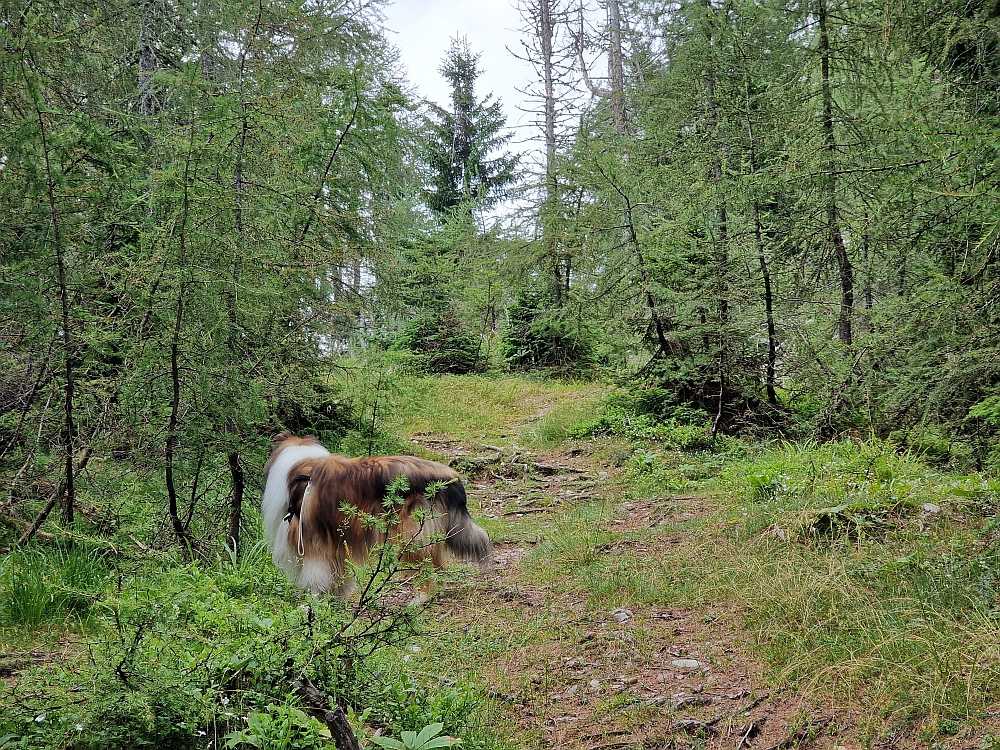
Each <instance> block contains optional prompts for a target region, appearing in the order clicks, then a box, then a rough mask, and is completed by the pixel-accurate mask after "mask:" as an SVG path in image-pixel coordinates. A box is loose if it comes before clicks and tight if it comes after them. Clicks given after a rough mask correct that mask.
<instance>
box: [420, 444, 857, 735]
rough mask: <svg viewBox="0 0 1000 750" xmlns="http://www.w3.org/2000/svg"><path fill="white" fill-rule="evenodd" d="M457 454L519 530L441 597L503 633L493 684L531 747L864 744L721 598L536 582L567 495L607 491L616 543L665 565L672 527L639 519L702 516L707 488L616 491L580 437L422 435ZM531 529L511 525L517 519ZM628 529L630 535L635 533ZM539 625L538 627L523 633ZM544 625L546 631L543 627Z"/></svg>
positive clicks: (479, 493)
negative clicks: (522, 444) (634, 597)
mask: <svg viewBox="0 0 1000 750" xmlns="http://www.w3.org/2000/svg"><path fill="white" fill-rule="evenodd" d="M420 442H421V444H423V445H424V446H425V447H427V448H429V449H431V450H433V451H435V452H438V453H441V454H444V455H446V456H450V457H451V463H452V464H453V465H455V466H456V467H458V468H459V469H460V470H462V471H463V472H464V473H465V475H466V477H467V485H468V487H469V491H470V495H471V496H473V497H474V498H476V499H478V500H479V503H480V511H479V512H480V513H481V514H482V515H485V516H487V517H492V518H501V517H502V518H504V519H505V520H506V521H507V522H508V523H509V524H510V527H511V528H512V529H514V531H513V532H512V533H510V534H508V537H509V538H514V539H517V541H503V542H500V543H498V544H496V547H495V555H494V561H493V567H492V571H491V573H490V574H489V575H488V576H487V578H486V580H485V581H481V582H480V583H479V584H478V585H476V586H473V587H471V588H470V587H460V588H459V589H455V590H451V591H449V590H447V589H446V590H444V591H442V592H441V594H440V596H439V598H438V601H437V602H436V604H435V605H434V606H439V607H441V608H442V609H444V610H447V611H448V612H449V615H448V619H449V620H450V622H451V624H449V625H447V626H446V627H455V628H462V629H466V630H467V629H470V628H477V627H478V628H480V630H483V629H486V630H488V631H492V632H494V633H495V634H497V637H505V638H508V639H509V647H507V648H500V649H497V650H495V651H490V652H487V653H486V656H484V657H483V658H484V660H485V662H486V663H485V664H484V665H481V667H482V670H483V672H484V673H485V674H486V675H488V678H489V679H490V681H491V682H492V685H493V695H494V697H495V698H496V699H497V700H498V701H500V702H501V703H502V704H503V705H505V706H506V707H507V709H506V710H507V711H508V712H509V714H510V715H511V716H512V718H513V720H514V721H515V722H516V726H517V728H518V733H519V735H520V737H519V741H521V742H522V743H523V746H525V747H544V748H585V749H586V750H610V749H611V748H650V749H652V748H655V749H657V750H658V749H660V748H663V749H666V748H720V749H721V748H727V749H732V748H737V749H739V748H756V749H761V750H779V748H796V747H798V748H806V747H809V748H817V749H824V748H831V749H832V748H843V749H845V750H846V749H847V748H858V747H860V745H859V744H858V742H857V740H856V739H855V737H856V729H855V721H854V720H853V719H852V718H851V717H850V716H848V715H845V714H844V713H842V712H840V713H838V712H835V711H834V710H833V709H830V708H829V707H823V706H818V705H815V704H813V703H811V702H810V701H808V700H807V699H805V698H803V697H802V696H798V695H796V694H795V693H794V691H792V690H787V689H782V688H780V687H779V688H775V687H773V686H770V685H768V684H766V683H765V681H764V680H763V677H762V675H763V674H764V670H763V667H762V665H761V664H759V663H757V662H756V661H755V660H754V659H752V658H750V656H749V655H748V654H747V652H746V649H745V647H743V646H742V645H741V644H744V643H745V638H744V637H743V635H742V632H741V621H742V618H741V615H740V612H739V611H738V610H737V609H736V608H734V607H732V606H730V605H726V604H720V603H706V604H704V605H702V606H699V607H697V608H678V609H670V608H663V607H650V606H641V607H639V606H633V607H630V608H629V609H617V610H614V611H595V610H594V609H593V608H591V607H588V603H587V596H586V594H585V593H584V592H581V591H579V590H576V589H574V588H573V586H572V585H557V584H546V583H540V582H538V576H537V575H533V571H532V566H535V565H539V564H541V563H539V561H538V560H537V559H535V558H533V557H530V556H529V553H530V551H531V548H532V547H533V546H534V545H535V544H536V543H537V542H538V541H541V534H543V533H548V532H547V531H545V530H546V529H549V530H550V529H551V528H552V525H551V524H545V523H543V522H544V521H545V520H546V519H555V518H558V516H559V514H561V513H565V512H566V511H567V510H570V509H571V508H572V507H573V506H576V505H579V504H582V503H585V502H591V501H595V500H608V508H609V512H610V509H616V512H615V513H613V514H611V517H607V518H605V520H604V522H603V523H604V527H605V529H604V530H605V531H607V532H609V533H610V534H611V535H612V536H613V537H614V538H615V540H616V541H612V542H609V543H607V544H604V545H603V546H601V547H598V549H597V552H598V554H602V553H603V554H613V553H614V552H615V551H616V550H617V549H618V548H619V547H620V546H621V545H627V546H628V547H629V552H630V554H636V555H640V556H642V557H643V558H648V560H649V563H650V565H651V566H655V565H659V566H664V565H669V549H670V546H671V545H672V544H676V543H678V541H679V540H678V539H677V538H676V536H677V535H676V533H675V532H674V533H671V532H670V531H668V530H667V529H666V528H664V531H663V534H662V535H659V534H657V533H655V531H654V533H652V534H648V533H647V534H644V535H643V536H641V537H640V538H639V540H636V539H634V538H631V537H634V536H635V534H634V532H637V531H647V530H651V529H656V528H658V527H661V526H663V527H665V526H667V525H670V526H672V527H673V528H674V529H676V524H677V523H679V522H684V521H697V520H699V519H703V518H704V517H706V516H707V515H708V514H709V513H710V512H711V510H712V505H711V500H710V498H705V497H699V496H677V497H658V498H648V499H644V500H641V501H635V502H622V501H621V487H620V481H619V478H618V476H617V475H618V473H619V470H618V469H616V468H615V467H614V466H611V465H606V464H602V463H601V461H600V459H599V458H597V457H596V456H595V455H593V454H592V453H591V452H590V451H589V450H587V448H586V444H581V445H576V446H574V445H569V446H567V447H564V448H563V449H560V450H552V451H546V452H544V453H539V454H531V453H527V452H518V451H515V452H510V451H504V450H501V449H499V448H495V447H494V446H481V445H480V446H463V445H461V444H459V443H456V442H453V441H444V440H431V439H428V438H426V437H422V438H420ZM522 526H523V528H524V533H521V534H519V533H517V532H518V529H519V528H520V527H522ZM630 535H631V536H630ZM522 631H531V632H532V633H533V634H534V635H532V636H531V637H520V636H518V635H517V633H519V632H522ZM539 634H544V635H541V636H540V635H539Z"/></svg>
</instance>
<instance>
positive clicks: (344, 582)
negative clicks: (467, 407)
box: [261, 433, 491, 601]
mask: <svg viewBox="0 0 1000 750" xmlns="http://www.w3.org/2000/svg"><path fill="white" fill-rule="evenodd" d="M400 477H402V478H403V479H399V478H400ZM264 478H265V485H264V501H263V504H262V507H261V510H262V513H263V516H264V530H265V532H266V535H267V540H268V542H269V544H270V545H271V554H272V557H273V558H274V562H275V564H276V565H277V566H278V567H279V568H281V569H282V570H284V571H285V574H286V575H287V576H288V577H289V578H290V579H291V580H292V581H294V582H295V583H296V584H298V585H299V586H301V587H302V588H304V589H308V590H309V591H312V592H313V593H314V594H317V595H319V594H324V593H327V592H332V593H334V594H336V595H337V596H347V595H348V594H350V592H351V591H352V590H353V588H354V579H353V577H352V575H351V572H350V570H349V567H348V565H347V561H348V560H350V561H353V562H354V563H355V564H361V563H363V562H364V561H365V560H366V558H367V557H368V555H369V552H370V551H371V549H372V547H374V546H375V545H378V544H381V543H383V542H386V541H388V542H391V543H393V544H398V545H400V549H401V555H400V560H401V562H403V563H414V562H418V563H419V562H424V561H426V560H427V558H430V559H431V561H432V562H433V564H434V566H435V567H436V568H441V567H443V566H444V564H445V562H446V560H447V557H448V556H449V553H450V554H451V555H453V556H455V557H456V558H458V559H460V560H464V561H470V562H475V563H478V564H479V565H480V566H484V565H485V564H486V562H487V560H488V559H489V556H490V551H491V548H490V540H489V537H488V536H487V535H486V532H485V531H483V529H481V528H480V527H479V526H477V525H476V523H475V522H474V521H473V520H472V517H471V516H470V515H469V510H468V508H467V506H466V499H465V487H464V486H463V485H462V481H461V479H459V476H458V474H457V473H455V472H454V471H453V470H451V469H450V468H448V467H447V466H444V465H443V464H439V463H436V462H434V461H427V460H425V459H422V458H414V457H412V456H375V457H372V458H346V457H345V456H338V455H335V454H331V453H330V452H329V451H328V450H327V449H326V448H324V447H323V446H322V445H320V444H319V442H318V441H317V440H316V439H315V438H312V437H297V436H295V435H289V434H287V433H282V434H281V435H278V436H277V438H275V444H274V450H273V451H272V453H271V457H270V458H269V459H268V461H267V464H266V465H265V466H264ZM393 490H397V491H393ZM427 593H428V592H427V590H426V589H424V590H422V592H421V595H420V596H419V597H418V599H419V600H421V601H426V599H427V596H426V594H427Z"/></svg>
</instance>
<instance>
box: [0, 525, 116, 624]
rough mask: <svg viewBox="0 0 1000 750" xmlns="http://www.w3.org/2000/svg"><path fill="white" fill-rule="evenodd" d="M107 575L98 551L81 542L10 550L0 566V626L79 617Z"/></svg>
mask: <svg viewBox="0 0 1000 750" xmlns="http://www.w3.org/2000/svg"><path fill="white" fill-rule="evenodd" d="M108 576H109V571H108V567H107V565H106V564H105V563H104V561H103V559H102V557H101V554H100V551H99V550H98V549H95V548H93V547H90V546H88V545H87V544H85V543H82V542H79V543H76V544H74V545H73V546H72V547H68V548H67V547H63V546H58V547H52V548H39V547H27V548H20V549H15V550H14V551H12V552H11V553H10V554H9V555H8V556H7V558H6V559H5V560H4V561H3V564H2V566H0V627H11V626H19V627H28V628H35V627H38V626H40V625H42V624H44V623H46V622H50V621H53V620H67V619H71V618H74V617H75V618H80V617H83V616H85V615H86V614H87V612H88V610H89V609H90V607H91V605H92V604H93V602H94V601H95V600H96V599H97V598H98V596H99V595H100V593H101V591H103V589H104V587H105V585H106V583H107V580H108Z"/></svg>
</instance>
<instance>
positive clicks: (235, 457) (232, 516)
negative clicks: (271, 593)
mask: <svg viewBox="0 0 1000 750" xmlns="http://www.w3.org/2000/svg"><path fill="white" fill-rule="evenodd" d="M228 458H229V475H230V477H231V478H232V484H233V496H232V498H231V499H230V501H229V533H228V534H227V535H226V540H227V542H228V544H229V549H231V550H232V551H233V554H234V555H235V556H236V557H239V555H240V551H241V548H240V526H241V524H242V519H243V493H244V491H245V488H246V475H245V474H244V472H243V467H242V466H241V465H240V454H239V453H238V452H237V451H233V452H232V453H230V454H229V456H228Z"/></svg>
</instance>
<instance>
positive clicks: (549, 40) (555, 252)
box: [538, 0, 569, 307]
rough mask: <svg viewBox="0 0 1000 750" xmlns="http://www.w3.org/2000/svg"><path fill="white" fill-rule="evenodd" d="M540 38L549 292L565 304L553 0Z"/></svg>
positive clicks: (544, 1) (547, 3)
mask: <svg viewBox="0 0 1000 750" xmlns="http://www.w3.org/2000/svg"><path fill="white" fill-rule="evenodd" d="M538 36H539V40H538V41H539V45H540V48H541V66H542V82H543V85H544V87H545V91H544V95H543V99H544V101H543V105H544V107H543V129H544V132H545V203H544V206H543V208H542V247H543V248H544V252H545V257H546V262H547V263H548V265H549V268H550V274H551V275H550V285H549V293H550V296H551V298H552V304H553V305H555V306H556V307H561V306H562V304H563V289H564V288H565V287H564V285H568V283H569V282H568V280H565V281H564V280H563V278H562V269H561V267H560V261H559V247H558V238H557V237H556V231H555V229H556V227H555V224H556V222H555V216H556V202H557V200H558V191H559V184H558V181H557V179H556V98H555V51H554V46H553V44H554V36H555V24H554V22H553V18H552V0H539V2H538Z"/></svg>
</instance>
